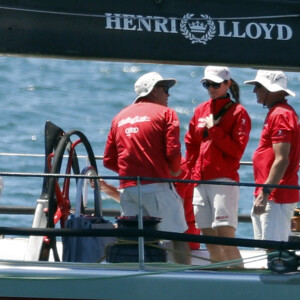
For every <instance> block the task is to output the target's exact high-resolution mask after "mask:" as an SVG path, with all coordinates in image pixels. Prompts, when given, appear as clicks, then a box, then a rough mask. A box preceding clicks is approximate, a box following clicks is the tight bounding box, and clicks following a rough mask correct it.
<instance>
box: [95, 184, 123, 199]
mask: <svg viewBox="0 0 300 300" xmlns="http://www.w3.org/2000/svg"><path fill="white" fill-rule="evenodd" d="M99 185H100V190H101V191H102V192H104V193H105V194H107V195H108V196H110V197H112V198H113V199H114V200H116V201H117V202H119V203H120V192H119V191H118V189H117V188H116V187H115V186H113V185H110V184H108V183H107V182H106V181H105V180H103V179H99Z"/></svg>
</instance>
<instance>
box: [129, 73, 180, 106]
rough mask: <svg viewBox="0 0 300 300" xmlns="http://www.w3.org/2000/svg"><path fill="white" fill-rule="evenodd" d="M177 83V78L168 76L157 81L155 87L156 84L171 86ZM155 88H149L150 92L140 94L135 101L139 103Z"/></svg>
mask: <svg viewBox="0 0 300 300" xmlns="http://www.w3.org/2000/svg"><path fill="white" fill-rule="evenodd" d="M175 83H176V79H174V78H166V79H163V80H158V81H157V82H156V83H155V85H154V86H153V88H154V87H155V86H165V87H168V88H171V87H172V86H174V85H175ZM153 88H152V89H151V90H149V91H148V93H145V94H142V95H139V96H138V97H136V98H135V100H134V102H133V103H137V102H138V101H139V100H140V99H141V98H144V97H146V96H148V95H149V94H150V93H151V92H152V90H153Z"/></svg>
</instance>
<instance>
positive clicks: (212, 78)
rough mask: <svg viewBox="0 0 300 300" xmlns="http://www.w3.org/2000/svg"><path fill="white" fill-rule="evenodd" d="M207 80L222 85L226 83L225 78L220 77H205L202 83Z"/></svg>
mask: <svg viewBox="0 0 300 300" xmlns="http://www.w3.org/2000/svg"><path fill="white" fill-rule="evenodd" d="M205 80H210V81H212V82H216V83H222V82H223V81H224V79H223V78H221V77H219V76H214V75H208V76H205V77H203V78H202V79H201V80H200V82H203V81H205Z"/></svg>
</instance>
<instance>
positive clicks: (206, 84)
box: [202, 81, 222, 90]
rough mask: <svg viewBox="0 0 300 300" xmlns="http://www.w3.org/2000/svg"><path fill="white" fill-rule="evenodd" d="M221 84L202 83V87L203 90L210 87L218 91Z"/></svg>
mask: <svg viewBox="0 0 300 300" xmlns="http://www.w3.org/2000/svg"><path fill="white" fill-rule="evenodd" d="M221 84H222V82H221V83H217V82H212V81H203V82H202V85H203V87H204V88H205V89H207V90H208V89H209V88H210V87H212V88H213V89H219V88H220V86H221Z"/></svg>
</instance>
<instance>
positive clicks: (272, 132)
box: [245, 70, 300, 241]
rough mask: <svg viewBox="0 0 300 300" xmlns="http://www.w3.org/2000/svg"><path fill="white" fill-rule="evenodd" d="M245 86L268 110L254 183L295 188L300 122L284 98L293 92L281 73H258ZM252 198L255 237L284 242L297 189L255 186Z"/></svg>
mask: <svg viewBox="0 0 300 300" xmlns="http://www.w3.org/2000/svg"><path fill="white" fill-rule="evenodd" d="M245 83H246V84H251V85H254V90H253V92H254V93H255V94H256V97H257V102H258V103H260V104H263V106H264V107H267V108H268V110H269V112H268V114H267V116H266V119H265V122H264V127H263V130H262V133H261V137H260V142H259V145H258V148H257V149H256V151H255V152H254V155H253V169H254V178H255V182H256V183H259V184H270V185H277V184H279V185H290V186H298V175H297V172H298V169H299V159H300V132H299V120H298V116H297V114H296V112H295V111H294V109H293V108H292V107H291V106H290V105H289V104H288V103H287V100H286V99H285V97H286V96H289V95H290V96H293V97H295V93H294V92H292V91H291V90H289V89H287V78H286V76H285V75H284V73H283V72H281V71H267V70H259V71H258V72H257V75H256V78H255V79H254V80H249V81H245ZM254 196H255V200H254V205H253V209H252V213H251V215H252V222H253V229H254V238H255V239H266V240H277V241H287V240H288V237H289V233H290V226H291V217H292V215H293V212H294V209H295V208H296V206H297V202H298V201H299V190H298V189H283V188H268V187H263V188H261V187H256V189H255V192H254Z"/></svg>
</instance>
